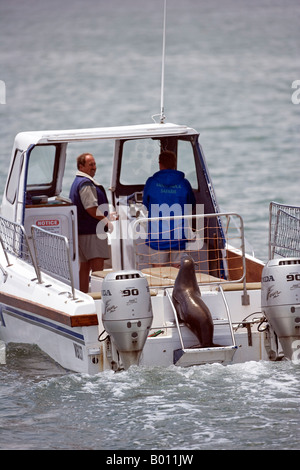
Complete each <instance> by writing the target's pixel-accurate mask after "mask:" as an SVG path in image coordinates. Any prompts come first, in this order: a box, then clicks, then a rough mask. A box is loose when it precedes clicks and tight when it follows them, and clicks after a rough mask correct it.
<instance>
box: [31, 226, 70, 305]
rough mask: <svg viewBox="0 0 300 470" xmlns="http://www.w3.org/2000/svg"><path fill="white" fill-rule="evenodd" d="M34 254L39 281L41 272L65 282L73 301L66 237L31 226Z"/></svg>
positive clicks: (68, 248)
mask: <svg viewBox="0 0 300 470" xmlns="http://www.w3.org/2000/svg"><path fill="white" fill-rule="evenodd" d="M31 234H32V242H33V248H34V254H35V259H36V264H37V270H38V273H39V279H40V280H41V271H43V272H45V273H47V274H50V275H53V276H54V277H56V278H58V279H60V280H62V281H63V282H65V281H67V282H68V284H70V286H71V290H72V297H73V299H75V286H74V278H73V271H72V262H71V256H70V247H69V242H68V239H67V237H65V236H63V235H59V234H57V233H52V232H49V231H48V230H44V229H42V228H40V227H37V226H36V225H32V226H31Z"/></svg>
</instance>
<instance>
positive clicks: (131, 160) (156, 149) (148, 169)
mask: <svg viewBox="0 0 300 470" xmlns="http://www.w3.org/2000/svg"><path fill="white" fill-rule="evenodd" d="M159 153H160V142H159V141H157V140H152V139H140V140H127V141H126V142H124V146H123V156H122V166H121V174H120V183H121V184H122V185H125V186H131V185H138V184H145V182H146V180H147V178H149V176H152V175H153V173H155V172H156V171H158V170H159V168H158V155H159Z"/></svg>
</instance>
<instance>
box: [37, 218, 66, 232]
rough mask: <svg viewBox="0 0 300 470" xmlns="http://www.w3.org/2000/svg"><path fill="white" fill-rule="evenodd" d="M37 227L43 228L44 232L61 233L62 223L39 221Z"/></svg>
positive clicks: (52, 220) (47, 220)
mask: <svg viewBox="0 0 300 470" xmlns="http://www.w3.org/2000/svg"><path fill="white" fill-rule="evenodd" d="M35 225H37V227H41V228H43V229H44V230H48V231H49V232H52V233H59V232H60V222H59V220H58V219H44V220H43V219H41V220H37V221H36V223H35Z"/></svg>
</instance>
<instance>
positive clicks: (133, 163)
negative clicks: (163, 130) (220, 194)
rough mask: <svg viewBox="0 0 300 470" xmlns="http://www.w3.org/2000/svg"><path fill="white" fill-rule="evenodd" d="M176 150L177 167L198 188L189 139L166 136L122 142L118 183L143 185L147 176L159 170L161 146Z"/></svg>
mask: <svg viewBox="0 0 300 470" xmlns="http://www.w3.org/2000/svg"><path fill="white" fill-rule="evenodd" d="M165 145H169V148H170V149H171V150H175V152H176V150H177V169H178V170H181V171H183V172H184V173H185V176H186V178H187V179H188V180H189V182H190V183H191V185H192V187H193V188H194V189H198V182H197V172H196V167H195V157H194V151H193V146H192V143H191V141H190V140H180V139H172V138H170V139H169V138H167V139H164V142H161V141H160V140H158V139H141V140H128V141H126V142H124V146H123V155H122V164H121V172H120V183H121V185H124V186H134V185H144V184H145V182H146V181H147V179H148V178H149V176H152V175H153V174H154V173H155V172H156V171H159V165H158V156H159V154H160V152H161V147H164V146H165Z"/></svg>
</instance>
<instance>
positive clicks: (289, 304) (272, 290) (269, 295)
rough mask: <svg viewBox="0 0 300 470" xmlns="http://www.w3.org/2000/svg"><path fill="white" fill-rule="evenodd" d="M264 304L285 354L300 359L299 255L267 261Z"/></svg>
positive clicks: (266, 313)
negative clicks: (297, 256)
mask: <svg viewBox="0 0 300 470" xmlns="http://www.w3.org/2000/svg"><path fill="white" fill-rule="evenodd" d="M261 305H262V311H263V313H264V314H265V316H266V318H267V320H268V322H269V324H270V326H271V328H272V329H273V330H274V331H275V333H276V335H277V337H278V339H279V341H280V344H281V346H282V349H283V353H284V356H285V357H286V358H288V359H295V360H300V354H298V353H300V350H298V348H299V347H300V259H299V258H281V259H272V260H270V261H269V262H268V263H267V264H266V266H265V267H264V269H263V272H262V286H261ZM298 356H299V357H298Z"/></svg>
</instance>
